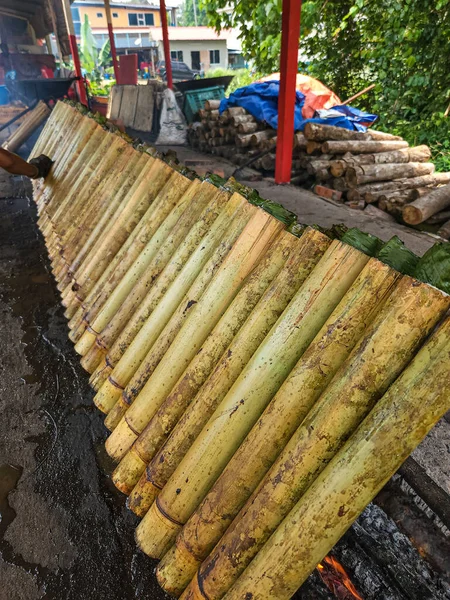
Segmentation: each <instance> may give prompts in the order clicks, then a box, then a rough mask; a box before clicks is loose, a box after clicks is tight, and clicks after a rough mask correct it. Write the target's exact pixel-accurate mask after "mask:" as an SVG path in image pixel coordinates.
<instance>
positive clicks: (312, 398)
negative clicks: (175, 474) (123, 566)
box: [157, 258, 401, 596]
mask: <svg viewBox="0 0 450 600" xmlns="http://www.w3.org/2000/svg"><path fill="white" fill-rule="evenodd" d="M400 277H401V276H400V274H399V273H398V272H397V271H395V270H394V269H391V268H390V267H388V266H387V265H385V264H383V263H381V262H379V261H378V260H376V259H375V258H372V259H370V261H369V262H368V263H367V265H366V266H365V267H364V269H363V270H362V272H361V274H360V275H359V277H358V278H357V280H356V281H355V283H354V284H353V285H352V287H351V288H350V289H349V291H348V292H347V293H346V295H345V296H344V297H343V298H342V300H341V302H340V303H339V305H338V306H337V307H336V309H335V310H334V312H333V313H332V314H331V316H330V318H329V319H328V321H327V322H326V323H325V325H324V326H323V327H322V329H321V331H320V332H319V333H318V334H317V336H316V337H315V339H314V340H313V342H312V343H311V345H310V346H309V347H308V349H307V350H306V352H305V354H304V355H303V356H302V357H301V358H300V360H299V361H298V363H297V364H296V366H295V367H294V369H293V370H292V371H291V373H290V375H289V377H288V378H287V379H286V381H285V382H284V384H283V385H282V386H281V388H280V390H279V391H278V393H277V394H276V395H275V397H274V399H273V400H272V402H271V403H270V404H269V406H268V407H267V409H266V410H265V412H264V413H263V414H262V416H261V417H260V419H259V420H258V421H257V423H256V424H255V426H254V427H253V429H252V430H251V432H250V433H249V435H248V436H247V438H246V439H245V441H244V442H243V444H242V445H241V446H240V448H239V450H238V451H237V452H236V454H235V455H234V456H233V458H232V459H231V461H230V462H229V463H228V465H227V467H226V468H225V470H224V472H223V473H222V475H221V476H220V477H219V479H218V480H217V481H216V483H215V485H214V486H213V487H212V489H211V490H210V492H209V493H208V495H207V496H206V498H205V499H204V500H203V502H202V503H201V504H200V506H199V507H198V509H197V510H196V511H195V513H194V514H193V515H192V516H191V518H190V519H189V521H188V522H187V524H186V525H185V526H184V528H183V529H182V531H181V533H180V534H179V535H178V538H177V541H176V544H175V545H174V546H173V547H172V548H171V550H170V551H169V552H168V553H167V554H166V556H165V557H164V558H163V560H162V562H161V563H160V565H159V567H158V571H157V576H158V580H159V582H160V584H161V585H162V587H163V588H164V590H165V591H166V592H168V593H171V594H175V595H177V596H178V595H180V594H181V593H182V591H183V590H184V588H185V587H186V586H187V585H188V584H189V582H190V581H191V579H192V578H193V577H194V575H195V573H196V571H197V569H198V568H199V567H200V564H201V562H202V559H205V558H206V557H207V555H208V553H209V552H211V550H213V548H214V546H215V545H216V543H217V542H218V540H219V539H220V538H221V536H222V535H223V534H224V533H225V531H226V529H227V527H228V526H229V525H230V524H231V522H232V521H233V519H234V517H235V516H236V515H237V513H238V512H239V510H240V509H241V508H242V506H243V505H244V503H245V502H246V501H247V500H248V498H249V496H250V494H251V493H252V492H253V491H254V490H255V489H256V487H257V485H258V484H259V482H260V481H261V479H262V478H263V477H264V475H265V474H266V473H267V471H268V469H269V467H270V465H272V464H273V463H274V461H275V460H276V458H277V457H278V455H279V453H280V452H281V451H282V449H283V448H284V446H285V445H286V444H287V442H288V441H289V438H290V437H291V435H292V434H293V433H294V432H295V430H296V429H297V427H299V426H300V424H301V422H302V421H303V419H304V418H305V417H306V415H307V414H308V412H309V410H311V408H312V407H313V406H314V403H315V402H316V401H317V399H318V398H319V396H320V394H321V393H322V392H323V390H324V389H325V388H326V386H327V385H328V384H329V383H330V381H331V380H332V378H333V376H334V375H335V374H336V372H337V371H338V369H339V367H340V366H341V365H342V364H343V362H344V361H345V360H346V359H347V358H348V356H349V354H350V352H351V350H352V349H353V347H354V346H355V344H356V343H357V341H358V340H359V338H360V337H361V335H362V334H363V333H364V331H365V330H366V328H367V327H368V325H369V324H370V323H371V322H372V321H373V319H374V317H375V316H376V315H377V314H378V312H379V311H380V310H381V308H382V307H383V306H384V304H385V302H386V300H387V298H388V297H389V295H390V294H391V292H392V290H393V289H394V288H395V285H396V284H397V282H398V280H399V278H400Z"/></svg>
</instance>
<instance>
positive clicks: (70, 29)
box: [62, 0, 88, 106]
mask: <svg viewBox="0 0 450 600" xmlns="http://www.w3.org/2000/svg"><path fill="white" fill-rule="evenodd" d="M62 6H63V11H64V19H65V21H66V27H67V34H68V36H69V44H70V53H71V54H72V59H73V65H74V67H75V75H76V76H77V77H78V78H79V79H78V81H77V88H78V97H79V99H80V102H81V104H84V105H85V106H88V100H87V95H86V88H85V87H84V82H83V74H82V73H81V64H80V57H79V55H78V46H77V38H76V36H75V28H74V26H73V21H72V13H71V12H70V2H69V0H62Z"/></svg>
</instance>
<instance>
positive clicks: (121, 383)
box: [94, 194, 253, 416]
mask: <svg viewBox="0 0 450 600" xmlns="http://www.w3.org/2000/svg"><path fill="white" fill-rule="evenodd" d="M247 204H248V203H247V201H246V200H245V199H244V198H243V197H242V196H241V195H240V194H234V195H233V196H232V197H231V199H230V200H229V202H227V204H226V205H225V206H224V207H223V210H222V211H221V214H220V216H219V217H218V218H217V219H216V221H215V222H214V224H213V226H212V227H211V230H210V231H209V232H208V233H207V234H206V235H205V237H204V238H203V239H202V240H201V242H200V244H199V245H198V246H197V248H196V249H195V250H194V252H193V253H192V255H191V256H190V257H189V260H188V261H187V262H186V264H185V265H184V267H183V268H182V269H181V271H180V272H179V273H178V275H177V276H176V278H175V279H174V280H173V281H172V282H171V283H170V285H169V287H168V289H167V291H166V292H165V293H164V297H163V298H162V299H160V300H159V301H158V302H157V303H155V306H154V307H153V310H152V312H151V314H150V315H149V317H148V319H147V320H146V322H145V323H143V324H142V326H141V328H140V329H139V331H138V333H137V335H136V336H135V337H134V339H133V340H132V343H130V345H129V346H128V347H127V349H126V350H125V351H124V353H123V356H122V358H121V359H120V360H119V362H118V363H117V365H116V366H115V368H114V370H113V372H112V373H111V375H110V376H109V377H108V380H107V381H105V383H104V384H103V386H102V387H101V389H100V391H99V392H98V393H97V395H96V396H95V398H94V403H95V404H96V406H97V407H98V408H99V409H100V410H102V411H103V412H106V413H108V412H109V411H110V410H111V409H112V408H113V407H114V405H115V403H116V402H117V401H119V399H120V403H121V405H122V404H123V411H126V410H127V408H128V404H129V403H131V402H132V401H133V400H134V397H135V396H136V395H137V393H139V391H140V389H141V387H142V386H143V385H144V383H145V381H146V377H147V362H146V361H145V359H146V356H147V354H148V353H149V352H150V351H151V349H152V346H153V345H154V344H155V342H156V341H157V339H158V337H159V336H160V334H162V332H163V330H164V328H165V327H166V326H168V325H169V324H170V320H171V319H172V318H173V317H175V316H176V319H175V321H176V322H177V323H178V322H179V319H180V316H179V312H180V311H178V308H180V309H181V313H182V314H183V313H184V314H185V315H186V314H187V309H190V308H191V307H192V306H193V304H192V300H195V301H196V300H197V295H201V293H202V292H203V290H204V286H206V285H208V284H209V281H210V277H212V273H213V271H214V269H215V268H216V267H217V266H218V265H220V262H221V261H222V260H223V258H224V256H225V255H226V253H227V252H228V251H229V249H230V247H231V246H232V245H233V244H234V242H235V241H236V239H237V236H238V235H240V233H241V231H242V229H243V227H244V226H245V225H246V223H247V221H248V220H249V218H250V214H251V212H252V210H251V208H253V207H250V205H248V206H247ZM222 242H224V243H223V244H222ZM193 286H194V287H193ZM194 290H195V295H194ZM188 304H189V306H187V305H188ZM177 311H178V312H177ZM149 361H150V363H151V357H149ZM128 387H129V388H130V389H129V390H128V389H127V394H126V396H125V397H124V398H123V400H122V399H121V394H122V390H125V389H126V388H128ZM117 410H119V411H121V410H122V408H120V407H117ZM122 416H123V415H122Z"/></svg>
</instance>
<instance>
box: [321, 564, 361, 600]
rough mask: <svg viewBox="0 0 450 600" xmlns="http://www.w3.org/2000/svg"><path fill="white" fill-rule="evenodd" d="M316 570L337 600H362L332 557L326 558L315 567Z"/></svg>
mask: <svg viewBox="0 0 450 600" xmlns="http://www.w3.org/2000/svg"><path fill="white" fill-rule="evenodd" d="M317 570H318V572H319V575H320V577H321V578H322V580H323V582H324V583H325V585H326V586H327V587H328V589H329V590H331V591H332V592H333V594H334V595H335V596H336V598H338V599H339V600H363V598H362V597H361V596H360V595H359V594H358V592H357V590H356V588H355V586H354V585H353V583H352V581H351V579H350V577H349V576H348V575H347V573H346V571H345V569H344V567H343V566H342V565H341V563H340V562H339V561H337V560H336V559H335V558H334V557H333V556H326V557H325V558H324V559H323V562H321V563H319V564H318V565H317Z"/></svg>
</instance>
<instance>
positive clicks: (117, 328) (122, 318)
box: [82, 179, 217, 373]
mask: <svg viewBox="0 0 450 600" xmlns="http://www.w3.org/2000/svg"><path fill="white" fill-rule="evenodd" d="M216 189H217V188H215V186H213V185H212V184H209V183H207V182H204V183H203V184H202V183H201V181H200V180H198V179H197V180H194V181H193V182H192V184H191V185H190V186H189V188H188V190H187V191H186V194H185V195H189V196H190V200H189V198H186V204H185V206H186V208H184V210H183V213H182V214H181V216H180V218H179V219H178V221H177V222H176V223H175V225H174V226H173V227H172V229H171V230H170V231H169V233H168V235H167V237H166V239H165V240H164V238H163V232H162V231H161V227H160V228H159V229H158V232H157V233H156V234H155V236H154V238H156V240H157V241H160V240H161V239H162V240H163V242H162V243H161V247H160V249H159V250H158V251H157V252H156V254H155V255H154V256H153V257H152V256H151V255H150V252H149V251H148V245H147V248H146V249H145V250H144V253H146V254H144V256H142V253H141V255H140V256H139V258H138V260H139V261H140V262H141V264H142V263H144V264H143V267H142V268H141V269H140V270H141V273H140V275H139V277H138V279H137V281H136V283H135V285H134V286H133V288H132V290H131V291H130V293H129V294H128V295H127V297H126V298H125V300H124V301H123V303H122V304H121V306H120V307H119V309H118V310H117V311H116V313H115V314H114V316H113V317H112V319H111V320H110V322H109V323H108V325H107V326H106V327H104V328H103V329H102V331H101V333H100V335H99V336H97V338H96V341H95V344H93V346H92V347H91V349H90V351H89V352H88V353H87V354H86V355H85V357H84V358H83V360H82V365H83V367H84V368H85V369H86V370H87V371H89V372H90V373H92V372H93V371H94V370H95V368H96V367H97V366H98V364H99V362H100V361H101V359H102V358H104V357H105V356H106V353H107V351H108V350H109V349H110V347H111V346H112V344H113V342H114V341H115V340H116V338H117V336H118V334H119V333H120V332H121V331H122V329H123V328H124V327H125V325H126V324H127V322H128V321H129V319H130V317H131V316H132V315H133V314H134V313H135V311H136V310H137V308H138V307H139V305H140V303H141V302H142V301H143V300H144V298H145V296H146V294H147V293H148V292H149V290H150V289H151V288H152V285H153V283H154V281H155V280H156V279H157V278H158V276H159V275H160V273H161V272H162V271H163V270H164V268H165V266H166V265H167V263H168V262H169V260H170V259H171V257H172V255H173V254H174V252H176V250H177V249H178V246H179V245H180V243H182V242H183V240H184V239H185V238H186V236H187V235H188V234H189V231H190V229H191V228H192V227H193V226H194V225H195V223H196V221H197V219H198V218H199V216H200V215H201V213H202V211H203V209H204V208H205V206H206V205H207V203H208V201H209V199H210V198H211V197H212V196H213V195H214V193H215V191H216ZM168 218H169V217H168ZM170 219H171V220H173V215H170ZM166 221H167V219H166ZM163 225H164V226H166V222H164V224H163ZM134 268H136V262H135V265H134ZM119 285H120V284H119ZM88 355H89V356H88Z"/></svg>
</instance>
